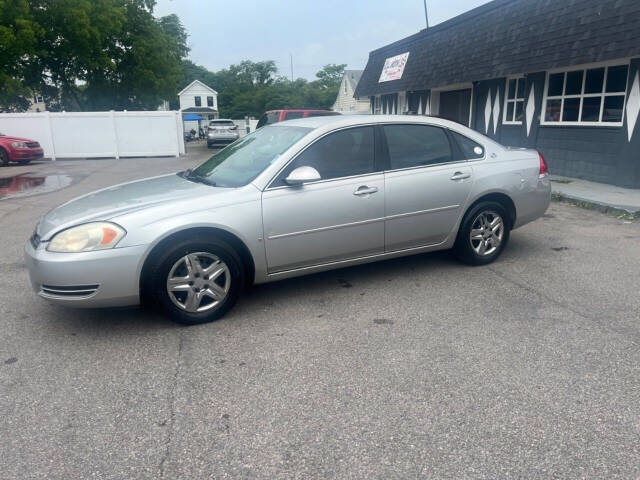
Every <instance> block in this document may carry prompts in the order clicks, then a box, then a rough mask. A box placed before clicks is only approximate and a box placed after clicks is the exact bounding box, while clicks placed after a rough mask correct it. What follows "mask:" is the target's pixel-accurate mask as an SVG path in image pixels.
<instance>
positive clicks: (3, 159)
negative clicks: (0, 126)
mask: <svg viewBox="0 0 640 480" xmlns="http://www.w3.org/2000/svg"><path fill="white" fill-rule="evenodd" d="M0 165H2V166H6V165H9V155H7V152H5V151H4V150H3V149H2V148H0Z"/></svg>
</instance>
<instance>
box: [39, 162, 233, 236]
mask: <svg viewBox="0 0 640 480" xmlns="http://www.w3.org/2000/svg"><path fill="white" fill-rule="evenodd" d="M213 191H218V192H220V193H222V192H224V191H228V189H226V188H216V187H211V186H208V185H204V184H201V183H194V182H191V181H189V180H185V179H184V178H182V177H179V176H178V175H176V174H171V175H163V176H161V177H153V178H147V179H144V180H137V181H134V182H129V183H123V184H120V185H115V186H113V187H109V188H105V189H103V190H98V191H96V192H92V193H89V194H87V195H83V196H81V197H78V198H74V199H73V200H71V201H69V202H67V203H65V204H63V205H60V206H59V207H57V208H54V209H53V210H51V211H50V212H49V213H47V214H46V215H45V216H44V218H43V219H42V220H41V221H40V223H39V224H38V230H37V233H38V235H39V236H40V238H42V239H43V240H48V239H49V237H50V235H51V234H53V233H55V232H57V231H59V230H62V229H64V228H68V227H71V226H74V225H79V224H82V223H87V222H92V221H99V220H108V219H110V218H113V217H115V216H118V215H123V214H125V213H129V212H133V211H136V210H140V209H143V208H149V207H153V206H156V205H158V204H161V203H165V202H173V201H178V200H183V199H188V198H192V197H197V196H201V195H207V194H211V193H213Z"/></svg>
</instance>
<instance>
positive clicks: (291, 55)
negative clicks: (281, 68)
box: [289, 53, 293, 82]
mask: <svg viewBox="0 0 640 480" xmlns="http://www.w3.org/2000/svg"><path fill="white" fill-rule="evenodd" d="M289 57H290V58H291V82H293V53H290V54H289Z"/></svg>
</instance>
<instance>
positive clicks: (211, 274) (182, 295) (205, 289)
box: [167, 252, 231, 313]
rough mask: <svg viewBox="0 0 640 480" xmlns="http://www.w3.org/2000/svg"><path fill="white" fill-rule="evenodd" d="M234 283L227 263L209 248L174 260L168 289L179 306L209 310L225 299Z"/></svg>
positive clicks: (191, 311) (196, 310)
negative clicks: (208, 251) (206, 250)
mask: <svg viewBox="0 0 640 480" xmlns="http://www.w3.org/2000/svg"><path fill="white" fill-rule="evenodd" d="M230 287H231V272H230V271H229V267H227V264H226V263H224V262H223V261H222V260H220V259H219V258H218V257H217V256H215V255H213V254H211V253H207V252H197V253H189V254H187V255H185V256H184V257H182V258H180V259H179V260H178V261H177V262H175V263H174V264H173V267H171V270H170V271H169V275H168V277H167V293H168V295H169V298H170V299H171V301H172V302H173V303H174V305H176V306H177V307H178V308H181V309H183V310H184V311H186V312H189V313H196V312H206V311H207V310H211V309H212V308H215V307H216V306H218V305H220V304H221V303H222V302H224V300H225V298H226V297H227V295H228V293H229V288H230Z"/></svg>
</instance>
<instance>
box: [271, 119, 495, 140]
mask: <svg viewBox="0 0 640 480" xmlns="http://www.w3.org/2000/svg"><path fill="white" fill-rule="evenodd" d="M380 123H386V124H388V123H405V124H406V123H422V124H425V125H436V126H440V127H444V128H448V129H450V130H453V131H455V132H459V133H461V134H464V135H465V136H467V137H469V138H471V139H474V140H475V141H477V142H481V143H484V144H487V143H491V144H494V145H498V146H500V147H502V145H500V144H499V143H497V142H496V141H495V140H493V139H491V138H489V137H487V136H486V135H483V134H481V133H479V132H477V131H476V130H473V129H471V128H468V127H466V126H465V125H462V124H460V123H458V122H454V121H452V120H447V119H445V118H439V117H433V116H428V115H330V116H323V117H309V118H296V119H294V120H285V121H284V122H278V123H272V124H270V125H269V127H274V128H279V127H306V128H310V129H312V130H316V131H317V130H321V131H331V130H334V129H338V128H343V127H353V126H358V125H371V124H380ZM502 148H504V147H502Z"/></svg>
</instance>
